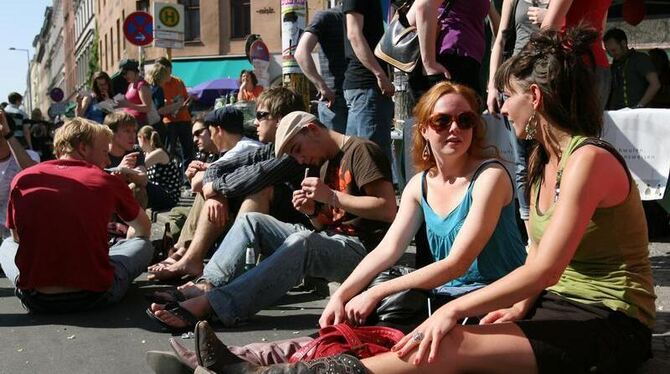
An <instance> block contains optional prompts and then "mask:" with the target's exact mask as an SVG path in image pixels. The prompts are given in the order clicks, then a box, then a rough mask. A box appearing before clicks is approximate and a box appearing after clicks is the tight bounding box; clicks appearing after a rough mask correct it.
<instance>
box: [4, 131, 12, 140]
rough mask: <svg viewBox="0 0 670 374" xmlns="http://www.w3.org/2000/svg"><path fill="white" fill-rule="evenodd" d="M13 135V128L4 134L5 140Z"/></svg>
mask: <svg viewBox="0 0 670 374" xmlns="http://www.w3.org/2000/svg"><path fill="white" fill-rule="evenodd" d="M13 136H14V130H9V132H8V133H7V135H5V140H9V139H10V138H12V137H13Z"/></svg>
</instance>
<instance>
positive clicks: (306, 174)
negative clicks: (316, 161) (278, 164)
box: [303, 168, 309, 179]
mask: <svg viewBox="0 0 670 374" xmlns="http://www.w3.org/2000/svg"><path fill="white" fill-rule="evenodd" d="M307 177H309V168H306V169H305V178H303V179H307Z"/></svg>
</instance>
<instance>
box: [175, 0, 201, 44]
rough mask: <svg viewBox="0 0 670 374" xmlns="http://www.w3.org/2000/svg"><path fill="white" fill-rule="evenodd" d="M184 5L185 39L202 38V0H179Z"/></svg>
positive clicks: (196, 39) (197, 39) (194, 39)
mask: <svg viewBox="0 0 670 374" xmlns="http://www.w3.org/2000/svg"><path fill="white" fill-rule="evenodd" d="M179 3H180V4H181V5H183V6H184V40H185V41H199V40H200V0H179Z"/></svg>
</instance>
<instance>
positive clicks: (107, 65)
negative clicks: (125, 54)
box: [105, 34, 109, 70]
mask: <svg viewBox="0 0 670 374" xmlns="http://www.w3.org/2000/svg"><path fill="white" fill-rule="evenodd" d="M107 52H108V50H107V34H105V70H107V69H109V59H108V56H109V54H107Z"/></svg>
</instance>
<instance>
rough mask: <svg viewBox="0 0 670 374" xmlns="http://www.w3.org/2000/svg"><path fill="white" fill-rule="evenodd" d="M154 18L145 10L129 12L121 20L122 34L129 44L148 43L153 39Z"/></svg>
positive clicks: (139, 44)
mask: <svg viewBox="0 0 670 374" xmlns="http://www.w3.org/2000/svg"><path fill="white" fill-rule="evenodd" d="M153 23H154V19H153V17H151V14H149V13H147V12H133V13H130V14H129V15H128V16H127V17H126V19H125V20H124V21H123V35H125V37H126V39H128V41H129V42H130V43H131V44H134V45H138V46H145V45H149V44H151V43H152V42H153V41H154V26H153Z"/></svg>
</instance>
